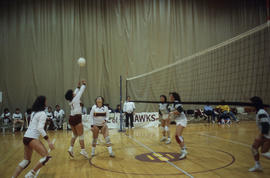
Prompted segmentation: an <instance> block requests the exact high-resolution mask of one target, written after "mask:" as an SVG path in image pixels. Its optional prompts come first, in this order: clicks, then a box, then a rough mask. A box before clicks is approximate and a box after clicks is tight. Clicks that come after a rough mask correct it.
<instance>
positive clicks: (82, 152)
mask: <svg viewBox="0 0 270 178" xmlns="http://www.w3.org/2000/svg"><path fill="white" fill-rule="evenodd" d="M80 154H81V155H83V156H84V157H85V158H87V159H88V158H89V156H88V153H87V152H86V151H85V150H81V152H80Z"/></svg>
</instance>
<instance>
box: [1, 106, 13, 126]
mask: <svg viewBox="0 0 270 178" xmlns="http://www.w3.org/2000/svg"><path fill="white" fill-rule="evenodd" d="M10 117H11V115H10V112H9V110H8V108H5V109H4V113H3V114H2V115H1V119H3V123H4V124H8V123H9V122H10V121H11V119H10Z"/></svg>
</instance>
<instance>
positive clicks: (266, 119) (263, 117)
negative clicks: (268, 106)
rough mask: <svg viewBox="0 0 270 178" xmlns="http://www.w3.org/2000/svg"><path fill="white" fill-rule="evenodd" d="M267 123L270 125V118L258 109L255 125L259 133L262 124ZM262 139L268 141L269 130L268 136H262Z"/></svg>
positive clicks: (269, 136) (262, 110) (269, 137)
mask: <svg viewBox="0 0 270 178" xmlns="http://www.w3.org/2000/svg"><path fill="white" fill-rule="evenodd" d="M265 122H266V123H268V124H269V125H270V117H269V114H268V113H267V112H266V111H265V110H264V109H260V110H259V111H258V112H257V114H256V124H257V126H258V128H259V130H260V131H262V125H261V124H262V123H265ZM264 137H266V138H268V139H270V129H269V130H268V134H264Z"/></svg>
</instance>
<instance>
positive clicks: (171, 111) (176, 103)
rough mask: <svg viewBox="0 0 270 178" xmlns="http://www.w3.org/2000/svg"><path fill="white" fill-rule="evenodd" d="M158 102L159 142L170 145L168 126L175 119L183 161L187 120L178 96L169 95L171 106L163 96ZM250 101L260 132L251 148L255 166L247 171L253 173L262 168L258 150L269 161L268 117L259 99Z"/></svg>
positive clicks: (269, 133) (269, 126)
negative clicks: (254, 110)
mask: <svg viewBox="0 0 270 178" xmlns="http://www.w3.org/2000/svg"><path fill="white" fill-rule="evenodd" d="M160 101H161V103H160V104H159V115H160V117H161V130H162V135H163V137H162V138H161V141H166V142H165V143H166V144H169V143H171V138H170V129H169V126H170V121H171V119H172V120H173V119H175V122H176V131H175V139H176V141H177V143H178V144H179V146H180V148H181V155H180V157H179V159H184V158H186V155H187V151H186V147H185V144H184V139H183V136H182V134H183V130H184V128H185V127H186V126H187V118H186V116H185V113H184V110H183V107H182V105H181V99H180V96H179V94H178V93H176V92H172V93H170V102H172V103H173V104H168V103H167V98H166V96H165V95H161V96H160ZM250 101H251V103H252V105H253V107H255V109H256V125H257V126H258V128H259V131H260V133H259V134H258V135H257V137H256V138H255V140H254V143H253V144H252V146H251V151H252V154H253V157H254V160H255V166H254V167H252V168H250V169H249V171H250V172H255V171H262V167H261V165H260V162H259V159H260V154H259V148H261V154H262V156H263V157H265V158H267V159H270V152H269V149H270V116H269V114H268V113H267V112H266V110H265V109H264V104H263V101H262V99H261V98H260V97H257V96H254V97H252V98H250ZM166 136H167V138H166Z"/></svg>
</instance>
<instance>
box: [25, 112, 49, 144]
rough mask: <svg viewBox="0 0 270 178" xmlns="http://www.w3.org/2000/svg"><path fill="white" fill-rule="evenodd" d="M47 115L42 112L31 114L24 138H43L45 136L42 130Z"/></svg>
mask: <svg viewBox="0 0 270 178" xmlns="http://www.w3.org/2000/svg"><path fill="white" fill-rule="evenodd" d="M46 119H47V115H46V113H45V112H44V111H40V112H36V113H32V114H31V120H30V125H29V127H28V129H27V130H26V132H25V134H24V137H28V138H35V139H39V136H40V135H42V137H45V136H46V135H47V134H46V132H45V130H44V125H45V122H46Z"/></svg>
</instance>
